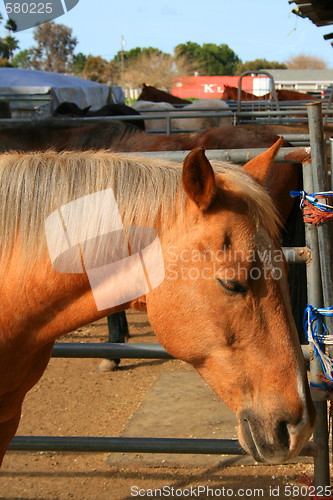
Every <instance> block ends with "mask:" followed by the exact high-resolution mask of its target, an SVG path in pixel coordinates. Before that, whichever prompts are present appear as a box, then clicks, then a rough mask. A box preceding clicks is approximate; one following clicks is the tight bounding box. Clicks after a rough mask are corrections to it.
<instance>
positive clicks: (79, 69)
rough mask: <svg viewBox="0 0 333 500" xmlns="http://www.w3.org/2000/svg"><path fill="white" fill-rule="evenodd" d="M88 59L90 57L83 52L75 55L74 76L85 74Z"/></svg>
mask: <svg viewBox="0 0 333 500" xmlns="http://www.w3.org/2000/svg"><path fill="white" fill-rule="evenodd" d="M87 59H88V57H87V56H86V55H84V54H83V53H82V52H79V53H78V54H74V55H73V68H72V72H73V74H74V75H81V73H83V71H84V66H85V64H86V62H87Z"/></svg>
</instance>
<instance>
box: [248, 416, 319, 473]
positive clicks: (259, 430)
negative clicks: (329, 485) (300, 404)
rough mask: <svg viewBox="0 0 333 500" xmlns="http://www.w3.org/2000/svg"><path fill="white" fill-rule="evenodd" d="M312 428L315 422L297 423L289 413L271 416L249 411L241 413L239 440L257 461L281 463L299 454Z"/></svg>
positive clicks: (303, 421)
mask: <svg viewBox="0 0 333 500" xmlns="http://www.w3.org/2000/svg"><path fill="white" fill-rule="evenodd" d="M312 431H313V423H312V422H310V421H309V420H308V419H306V418H301V419H299V421H298V422H296V423H294V422H293V420H292V418H291V416H290V415H288V414H287V413H286V414H285V415H281V416H280V417H278V418H277V416H276V415H275V417H274V416H273V415H271V418H269V419H268V418H265V419H263V418H262V417H259V415H256V414H255V413H253V412H252V411H249V410H247V411H246V410H244V411H242V412H241V413H240V415H239V442H240V444H241V446H242V447H243V448H244V449H245V450H246V451H247V452H248V453H250V455H252V456H253V458H254V459H255V460H256V461H257V462H266V463H271V464H281V463H284V462H286V461H287V460H289V459H290V458H293V457H295V456H297V455H298V454H299V452H300V451H301V449H302V448H303V446H304V445H305V444H306V443H307V441H308V440H309V439H310V436H311V433H312Z"/></svg>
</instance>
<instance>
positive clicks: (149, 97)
mask: <svg viewBox="0 0 333 500" xmlns="http://www.w3.org/2000/svg"><path fill="white" fill-rule="evenodd" d="M138 101H150V102H168V103H170V104H184V105H185V104H191V101H187V100H186V99H181V98H180V97H176V96H175V95H172V94H169V92H165V91H164V90H159V89H157V88H155V87H151V86H150V85H146V84H145V83H144V84H143V85H142V91H141V94H140V95H139V97H138Z"/></svg>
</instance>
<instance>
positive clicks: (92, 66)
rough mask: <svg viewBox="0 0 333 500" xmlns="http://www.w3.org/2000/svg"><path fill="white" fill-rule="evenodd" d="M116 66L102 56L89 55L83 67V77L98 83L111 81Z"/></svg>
mask: <svg viewBox="0 0 333 500" xmlns="http://www.w3.org/2000/svg"><path fill="white" fill-rule="evenodd" d="M113 70H114V66H113V64H112V63H111V62H108V61H107V60H106V59H103V58H102V57H100V56H88V57H87V60H86V63H85V65H84V69H83V73H82V75H83V77H84V78H87V79H88V80H92V81H94V82H98V83H109V82H110V81H111V79H112V76H113Z"/></svg>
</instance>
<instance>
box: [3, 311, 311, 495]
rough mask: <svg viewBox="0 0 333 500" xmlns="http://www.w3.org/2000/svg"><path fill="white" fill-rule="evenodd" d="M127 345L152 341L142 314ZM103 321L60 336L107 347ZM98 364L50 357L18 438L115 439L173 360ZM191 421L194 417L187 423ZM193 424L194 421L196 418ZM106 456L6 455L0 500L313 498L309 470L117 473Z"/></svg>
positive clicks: (176, 364)
mask: <svg viewBox="0 0 333 500" xmlns="http://www.w3.org/2000/svg"><path fill="white" fill-rule="evenodd" d="M128 319H129V325H130V333H131V339H130V342H135V343H136V342H156V338H155V336H154V334H153V332H152V331H151V327H150V325H149V323H148V321H147V318H146V316H145V315H142V314H138V313H134V312H130V313H129V314H128ZM106 338H107V324H106V320H101V321H99V322H98V323H95V324H93V325H89V326H87V327H84V328H81V329H79V330H77V331H76V332H73V333H72V334H69V335H67V336H66V337H64V338H62V339H61V341H66V342H67V341H68V342H89V341H90V342H105V341H106ZM98 364H99V361H98V360H95V359H60V358H58V359H51V361H50V364H49V366H48V368H47V370H46V372H45V374H44V377H43V378H42V380H41V381H40V383H39V384H38V385H37V386H36V387H34V389H33V390H32V391H31V392H30V393H29V394H28V396H27V398H26V402H25V404H24V407H23V414H22V420H21V423H20V427H19V430H18V434H20V435H50V436H52V435H54V436H57V435H58V436H120V435H121V433H122V431H123V429H124V428H125V426H126V424H127V422H128V421H129V419H130V418H131V416H132V415H133V414H134V413H135V412H136V411H137V409H138V408H139V406H140V402H141V401H142V400H143V399H144V397H145V395H146V394H147V392H148V391H149V389H150V387H151V386H152V384H153V383H154V382H155V381H156V380H157V379H158V377H159V376H160V375H161V374H162V373H163V372H166V371H172V370H179V369H180V368H181V369H188V370H191V368H190V367H187V365H185V364H184V363H182V362H181V361H178V360H171V361H162V360H123V361H122V363H121V367H120V368H119V369H118V370H117V371H114V372H108V373H103V372H100V371H98V370H97V366H98ZM190 418H192V417H190ZM193 418H194V417H193ZM107 457H108V454H107V453H81V454H79V453H46V452H34V453H33V452H31V453H27V452H9V453H8V454H7V456H6V458H5V461H4V464H3V468H2V469H1V472H0V499H1V500H14V499H15V500H18V499H24V500H37V499H41V500H65V499H68V498H72V499H75V500H90V499H94V500H126V499H131V498H135V497H137V498H200V499H208V498H264V499H272V498H279V499H284V498H290V499H291V498H302V499H304V498H315V497H314V496H313V495H312V496H309V494H310V493H311V487H309V486H306V484H307V483H308V482H309V481H311V479H313V465H312V463H311V461H310V463H304V462H301V463H292V464H287V465H282V466H262V465H257V464H255V465H237V466H235V465H234V463H235V459H234V458H233V457H230V459H229V460H228V461H227V465H226V463H225V462H224V464H223V466H222V465H218V466H214V467H211V466H209V467H201V468H195V467H188V468H177V467H173V468H171V467H170V468H167V467H161V466H160V464H156V467H147V466H142V467H138V466H137V465H135V466H134V465H129V466H127V467H123V466H121V467H114V466H110V465H108V464H107V462H106V458H107Z"/></svg>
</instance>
